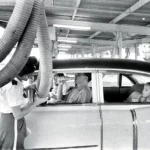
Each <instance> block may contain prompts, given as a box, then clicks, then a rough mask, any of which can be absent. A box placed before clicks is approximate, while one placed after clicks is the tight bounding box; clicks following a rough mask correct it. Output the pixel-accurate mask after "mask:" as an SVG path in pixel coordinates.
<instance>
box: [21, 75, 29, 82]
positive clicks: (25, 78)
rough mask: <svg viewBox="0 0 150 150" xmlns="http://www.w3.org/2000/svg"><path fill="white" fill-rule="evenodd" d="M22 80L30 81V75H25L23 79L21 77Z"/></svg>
mask: <svg viewBox="0 0 150 150" xmlns="http://www.w3.org/2000/svg"><path fill="white" fill-rule="evenodd" d="M20 79H21V80H23V81H27V80H28V79H29V77H28V75H24V76H22V77H20Z"/></svg>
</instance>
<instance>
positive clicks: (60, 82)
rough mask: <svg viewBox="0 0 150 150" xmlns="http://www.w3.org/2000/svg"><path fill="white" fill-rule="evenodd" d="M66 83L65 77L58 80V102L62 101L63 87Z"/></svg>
mask: <svg viewBox="0 0 150 150" xmlns="http://www.w3.org/2000/svg"><path fill="white" fill-rule="evenodd" d="M65 82H66V80H65V78H64V77H60V78H59V79H58V87H57V94H56V95H57V100H58V101H60V100H62V98H63V85H64V83H65Z"/></svg>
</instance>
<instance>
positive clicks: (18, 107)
mask: <svg viewBox="0 0 150 150" xmlns="http://www.w3.org/2000/svg"><path fill="white" fill-rule="evenodd" d="M37 62H38V61H37V60H36V61H35V58H34V57H29V59H28V61H27V63H26V65H25V66H24V68H23V69H22V70H21V72H20V73H19V75H18V76H17V77H16V78H15V79H14V80H13V81H12V82H10V83H8V84H6V85H5V86H3V87H2V88H1V89H0V114H1V116H0V149H1V150H13V149H17V150H23V149H24V146H23V144H24V138H25V137H26V135H27V130H26V129H27V128H26V123H25V119H24V116H26V115H27V114H28V113H29V112H30V111H31V110H32V109H34V108H35V107H36V106H37V105H39V104H41V103H43V102H45V101H46V100H47V98H39V97H38V96H37V97H36V100H35V101H34V102H30V103H28V104H26V105H25V106H23V105H24V97H23V83H22V81H23V80H27V79H28V75H29V74H30V75H31V73H33V72H34V70H35V69H36V67H37V66H36V65H37Z"/></svg>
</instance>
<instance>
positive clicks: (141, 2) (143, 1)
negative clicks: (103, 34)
mask: <svg viewBox="0 0 150 150" xmlns="http://www.w3.org/2000/svg"><path fill="white" fill-rule="evenodd" d="M148 2H150V0H139V1H138V2H137V3H135V4H134V5H132V6H131V7H130V8H128V9H127V10H126V11H125V12H123V13H122V14H120V15H119V16H117V17H116V18H115V19H113V20H112V21H111V22H110V23H117V22H118V21H120V20H122V19H123V18H125V17H127V16H128V15H130V14H131V13H132V12H134V11H136V10H137V9H139V8H141V7H142V6H144V5H145V4H147V3H148Z"/></svg>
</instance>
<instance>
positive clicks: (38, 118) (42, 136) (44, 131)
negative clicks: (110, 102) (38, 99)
mask: <svg viewBox="0 0 150 150" xmlns="http://www.w3.org/2000/svg"><path fill="white" fill-rule="evenodd" d="M92 74H93V73H92ZM93 81H94V80H93V79H92V82H93ZM95 82H96V81H95ZM93 85H95V84H92V88H93V89H95V87H93ZM92 92H93V90H92ZM94 92H95V93H96V91H95V90H94ZM95 93H93V95H94V94H95ZM99 112H100V107H99V105H97V103H96V100H95V98H93V102H92V103H87V104H51V105H48V106H46V107H37V108H36V109H35V110H33V111H32V112H31V113H30V114H29V115H27V116H26V122H27V126H28V128H30V129H31V131H32V134H31V135H29V136H28V137H27V138H26V139H25V148H26V149H33V148H55V149H81V150H83V149H86V150H87V149H91V150H93V149H96V150H101V115H100V113H99Z"/></svg>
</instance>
